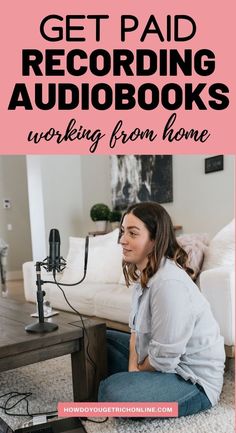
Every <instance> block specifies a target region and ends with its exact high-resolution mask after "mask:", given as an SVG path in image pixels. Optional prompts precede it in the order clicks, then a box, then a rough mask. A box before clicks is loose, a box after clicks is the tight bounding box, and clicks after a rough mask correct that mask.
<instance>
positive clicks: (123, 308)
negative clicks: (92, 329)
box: [94, 285, 132, 323]
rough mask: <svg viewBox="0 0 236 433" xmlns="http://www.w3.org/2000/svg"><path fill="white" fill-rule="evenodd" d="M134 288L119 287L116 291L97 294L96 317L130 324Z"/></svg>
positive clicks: (95, 302) (95, 301)
mask: <svg viewBox="0 0 236 433" xmlns="http://www.w3.org/2000/svg"><path fill="white" fill-rule="evenodd" d="M131 295H132V286H130V287H126V286H124V285H119V286H118V285H117V286H116V288H115V289H114V290H110V291H107V290H106V291H104V290H101V291H99V292H97V293H96V295H95V300H94V305H95V315H96V316H97V317H102V318H104V319H110V320H115V321H117V322H122V323H128V321H129V314H130V308H131Z"/></svg>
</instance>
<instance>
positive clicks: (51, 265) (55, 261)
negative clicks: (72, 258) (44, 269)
mask: <svg viewBox="0 0 236 433" xmlns="http://www.w3.org/2000/svg"><path fill="white" fill-rule="evenodd" d="M60 247H61V239H60V234H59V231H58V230H57V229H51V230H50V233H49V256H48V272H51V271H54V272H56V271H58V272H60V270H61V266H60V258H61V257H60Z"/></svg>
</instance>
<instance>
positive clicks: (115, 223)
mask: <svg viewBox="0 0 236 433" xmlns="http://www.w3.org/2000/svg"><path fill="white" fill-rule="evenodd" d="M121 216H122V213H121V212H120V211H119V210H112V211H111V212H110V215H109V221H110V223H111V227H112V230H115V229H116V228H117V227H119V225H120V220H121Z"/></svg>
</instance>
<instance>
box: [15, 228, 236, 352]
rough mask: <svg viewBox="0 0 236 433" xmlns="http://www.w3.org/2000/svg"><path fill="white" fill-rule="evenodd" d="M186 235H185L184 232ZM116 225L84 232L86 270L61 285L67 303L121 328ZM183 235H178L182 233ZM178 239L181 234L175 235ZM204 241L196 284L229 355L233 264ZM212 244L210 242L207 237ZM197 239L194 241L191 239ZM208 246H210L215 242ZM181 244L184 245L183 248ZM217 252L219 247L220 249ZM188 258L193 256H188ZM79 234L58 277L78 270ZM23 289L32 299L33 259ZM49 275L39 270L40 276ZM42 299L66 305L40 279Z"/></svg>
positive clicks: (124, 316) (124, 303)
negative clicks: (106, 230)
mask: <svg viewBox="0 0 236 433" xmlns="http://www.w3.org/2000/svg"><path fill="white" fill-rule="evenodd" d="M188 236H189V235H188ZM117 238H118V229H116V230H114V231H113V232H111V233H109V234H107V235H104V236H97V237H95V238H90V247H89V259H88V270H87V277H86V279H85V280H84V281H83V282H82V283H81V284H80V285H77V286H74V287H63V290H64V291H65V293H66V296H67V297H68V300H69V301H70V303H71V304H72V305H73V306H74V307H75V308H76V309H77V310H79V312H80V313H81V314H83V315H86V316H92V317H94V316H95V317H98V318H103V319H106V322H107V325H108V326H110V327H113V328H116V329H121V330H127V329H128V326H127V324H128V318H129V311H130V305H131V292H132V287H129V288H127V287H126V285H125V282H124V278H123V274H122V267H121V247H120V245H119V244H118V243H117ZM182 238H183V235H182ZM179 239H181V236H180V238H179ZM213 241H214V239H213V240H212V241H211V242H210V245H209V246H208V247H206V246H205V247H204V252H205V259H204V262H203V267H202V269H203V270H202V272H200V277H199V278H198V280H197V284H198V285H199V288H200V290H201V291H202V293H203V294H204V296H205V297H206V298H207V300H208V301H209V303H210V305H211V308H212V311H213V314H214V316H215V318H216V320H217V321H218V323H219V325H220V329H221V334H222V335H223V337H224V339H225V344H226V346H227V347H228V348H230V349H228V356H233V348H234V266H233V265H232V264H230V263H229V260H228V262H227V260H226V263H225V262H224V260H223V262H222V260H221V261H220V260H219V262H220V265H218V264H217V266H215V265H214V263H210V262H212V257H211V255H210V252H211V243H212V242H213ZM213 244H214V242H213ZM194 245H195V246H196V245H197V246H198V245H199V241H197V242H195V244H194ZM213 246H214V250H215V244H214V245H213ZM186 249H187V248H186ZM221 256H222V257H223V253H222V251H221ZM192 259H193V261H194V257H193V258H192ZM83 264H84V239H82V238H70V248H69V253H68V256H67V267H66V269H65V270H64V272H63V273H62V274H60V275H58V277H57V279H58V281H59V282H64V283H73V282H76V281H78V280H79V279H80V278H81V276H82V275H83ZM23 277H24V292H25V298H26V300H27V301H30V302H35V301H36V284H35V280H36V274H35V266H34V263H33V262H27V263H24V265H23ZM49 279H52V276H51V275H50V274H48V273H47V272H46V271H44V270H42V280H49ZM43 289H44V290H45V291H46V297H45V298H46V299H47V300H48V301H50V303H51V305H52V306H53V307H54V308H55V309H61V310H68V311H70V307H69V306H68V305H67V303H66V301H65V299H64V297H63V295H62V293H61V291H60V289H59V288H58V287H57V286H56V285H53V284H45V285H43Z"/></svg>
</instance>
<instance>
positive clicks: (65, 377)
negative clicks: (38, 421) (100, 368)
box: [0, 355, 234, 433]
mask: <svg viewBox="0 0 236 433" xmlns="http://www.w3.org/2000/svg"><path fill="white" fill-rule="evenodd" d="M233 361H234V360H231V365H230V369H229V370H228V371H227V372H226V373H225V379H224V387H223V391H222V394H221V399H220V402H219V404H218V405H217V406H216V407H214V408H212V409H209V410H207V411H205V412H202V413H199V414H197V415H191V416H187V417H181V418H179V419H177V418H172V419H171V418H170V419H167V420H160V419H158V418H155V419H151V418H144V419H141V420H131V419H129V418H108V421H107V422H105V423H103V424H95V423H93V422H90V421H88V420H87V421H83V424H84V426H85V428H86V430H87V432H88V433H97V432H99V433H154V432H155V433H156V432H160V433H167V432H168V433H189V432H191V433H199V432H201V433H213V432H214V433H233V432H234V362H233ZM0 385H1V391H0V395H3V394H4V393H7V392H10V391H18V392H32V396H31V397H30V398H29V402H30V403H29V411H30V412H31V413H32V412H46V411H52V410H54V409H56V407H57V402H58V401H72V400H73V397H72V380H71V365H70V356H69V355H66V356H62V357H60V358H57V359H53V360H49V361H43V362H40V363H38V364H33V365H29V366H26V367H21V368H17V369H15V370H11V371H7V372H3V373H1V374H0ZM5 401H6V397H5V398H3V397H2V398H0V405H1V406H2V405H3V403H4V402H5ZM15 412H17V413H20V414H22V413H26V403H25V402H21V403H20V404H19V406H18V407H17V409H15ZM0 417H1V418H3V419H4V420H5V421H6V422H7V423H8V424H9V425H10V427H12V428H13V429H15V428H17V427H19V426H20V425H21V424H22V423H23V422H25V421H27V420H29V418H28V417H16V416H14V417H13V416H9V415H5V413H4V411H3V410H2V409H0ZM93 419H94V420H97V421H99V420H101V418H100V419H99V418H93Z"/></svg>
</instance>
